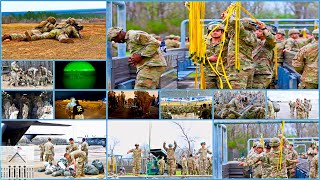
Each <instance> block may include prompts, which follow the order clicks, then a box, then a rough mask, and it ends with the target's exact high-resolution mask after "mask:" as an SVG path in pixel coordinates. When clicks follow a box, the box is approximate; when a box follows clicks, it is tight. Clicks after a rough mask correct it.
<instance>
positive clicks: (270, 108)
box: [268, 98, 276, 119]
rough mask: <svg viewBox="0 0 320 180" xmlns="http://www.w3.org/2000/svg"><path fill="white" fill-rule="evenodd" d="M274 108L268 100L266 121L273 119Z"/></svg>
mask: <svg viewBox="0 0 320 180" xmlns="http://www.w3.org/2000/svg"><path fill="white" fill-rule="evenodd" d="M275 118H276V117H275V114H274V107H273V104H272V101H271V100H270V99H269V98H268V119H275Z"/></svg>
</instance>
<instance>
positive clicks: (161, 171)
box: [157, 156, 166, 175]
mask: <svg viewBox="0 0 320 180" xmlns="http://www.w3.org/2000/svg"><path fill="white" fill-rule="evenodd" d="M157 164H158V167H159V175H163V174H164V169H165V166H166V161H165V160H164V157H163V156H162V157H161V159H160V160H159V161H158V163H157Z"/></svg>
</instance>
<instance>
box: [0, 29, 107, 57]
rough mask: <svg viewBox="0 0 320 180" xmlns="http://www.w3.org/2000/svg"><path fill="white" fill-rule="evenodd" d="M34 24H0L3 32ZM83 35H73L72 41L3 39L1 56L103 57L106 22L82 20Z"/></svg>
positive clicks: (22, 31) (17, 31)
mask: <svg viewBox="0 0 320 180" xmlns="http://www.w3.org/2000/svg"><path fill="white" fill-rule="evenodd" d="M35 25H36V24H2V34H11V33H22V34H23V33H24V32H25V31H27V30H31V29H32V28H33V27H34V26H35ZM83 25H84V29H83V31H81V34H82V35H83V39H78V38H75V39H73V40H74V43H73V44H65V43H60V42H59V41H57V40H54V39H45V40H39V41H31V42H25V41H21V42H19V41H10V40H5V41H4V42H2V59H17V60H19V59H23V60H25V59H41V60H46V59H75V60H77V59H105V58H106V26H105V24H83Z"/></svg>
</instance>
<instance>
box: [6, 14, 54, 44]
mask: <svg viewBox="0 0 320 180" xmlns="http://www.w3.org/2000/svg"><path fill="white" fill-rule="evenodd" d="M55 25H56V19H55V18H54V17H52V16H50V17H48V18H47V20H46V21H41V22H40V24H38V25H37V26H36V27H35V28H34V29H32V30H31V33H30V34H37V35H41V34H42V33H44V32H49V31H51V30H53V29H54V27H55ZM6 39H10V40H19V41H25V40H27V36H26V35H25V34H5V35H3V36H2V41H4V40H6Z"/></svg>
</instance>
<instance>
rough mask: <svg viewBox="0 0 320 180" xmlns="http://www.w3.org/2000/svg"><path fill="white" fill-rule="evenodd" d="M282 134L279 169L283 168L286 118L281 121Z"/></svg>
mask: <svg viewBox="0 0 320 180" xmlns="http://www.w3.org/2000/svg"><path fill="white" fill-rule="evenodd" d="M281 134H282V137H281V139H280V159H279V164H278V166H277V170H281V169H282V156H283V140H284V139H283V137H284V120H282V123H281Z"/></svg>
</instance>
